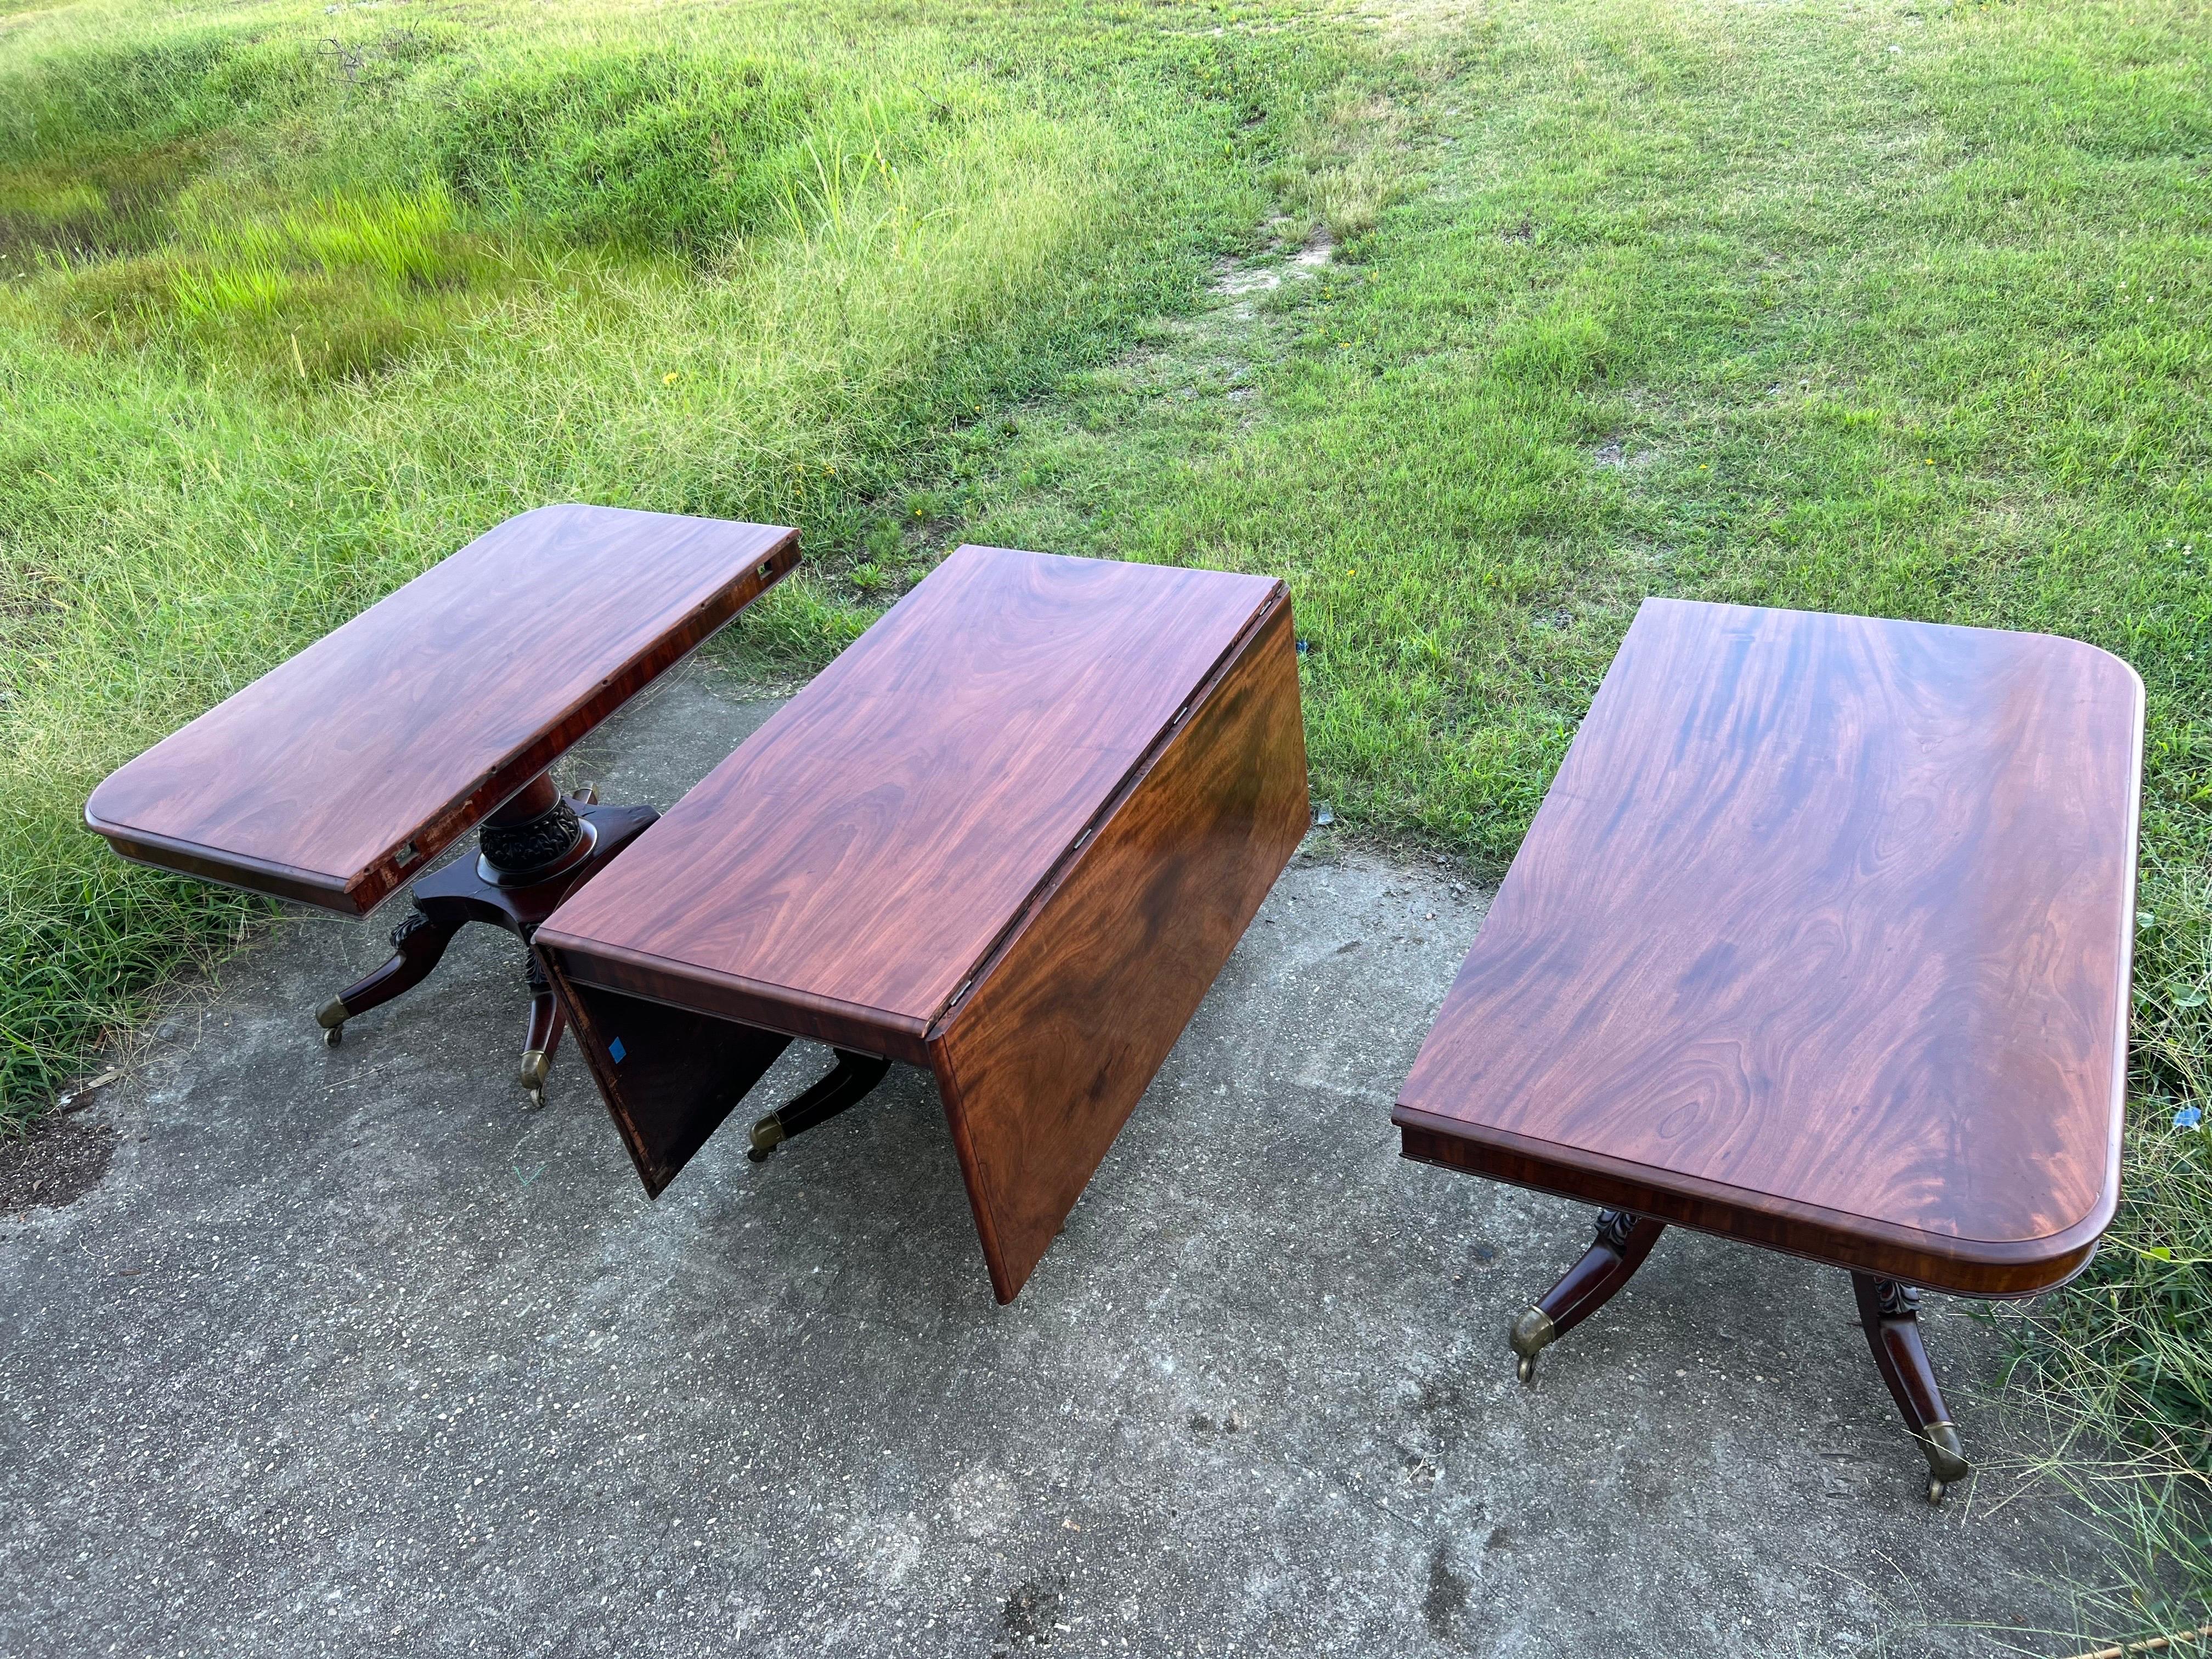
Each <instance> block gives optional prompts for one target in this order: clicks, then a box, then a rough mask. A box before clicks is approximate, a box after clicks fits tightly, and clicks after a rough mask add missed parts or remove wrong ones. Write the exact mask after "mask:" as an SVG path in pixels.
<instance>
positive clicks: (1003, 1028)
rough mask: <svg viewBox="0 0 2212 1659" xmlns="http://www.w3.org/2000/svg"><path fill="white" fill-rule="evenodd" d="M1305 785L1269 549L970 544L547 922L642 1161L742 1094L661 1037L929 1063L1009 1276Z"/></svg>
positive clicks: (1056, 1222) (1220, 949)
mask: <svg viewBox="0 0 2212 1659" xmlns="http://www.w3.org/2000/svg"><path fill="white" fill-rule="evenodd" d="M1306 817H1307V809H1306V775H1305V748H1304V731H1303V727H1302V726H1301V724H1300V719H1299V713H1298V697H1297V653H1296V648H1295V639H1294V636H1293V632H1292V629H1291V617H1290V605H1289V598H1288V594H1287V592H1286V591H1285V589H1284V587H1283V585H1282V584H1281V583H1279V582H1276V581H1273V580H1266V579H1263V578H1256V577H1247V576H1238V575H1231V574H1223V573H1219V572H1207V571H1186V570H1176V569H1170V568H1159V567H1155V566H1145V565H1117V564H1102V563H1097V562H1092V561H1089V560H1081V559H1066V558H1055V557H1053V556H1048V555H1044V554H1036V553H1022V552H1015V551H1012V550H1005V549H997V548H975V547H968V548H962V549H961V550H959V551H958V552H957V553H955V554H954V555H953V556H951V558H949V559H947V560H946V561H945V564H944V565H943V566H942V567H940V568H939V570H938V571H936V572H935V573H933V574H932V575H931V576H929V577H928V578H927V580H925V581H924V582H923V583H922V584H921V586H919V587H917V588H916V589H915V592H913V593H911V594H909V595H908V597H907V598H906V599H904V600H903V601H902V602H901V604H900V605H898V606H896V607H895V608H894V609H893V611H891V612H890V614H889V615H888V616H886V617H884V619H883V620H882V621H881V622H879V623H877V625H876V626H875V627H874V628H873V629H870V630H869V632H868V633H867V634H866V635H864V636H863V637H862V638H861V639H860V641H857V642H856V643H855V644H854V646H853V647H851V648H850V649H849V650H848V651H847V652H846V653H845V654H844V655H843V656H842V657H841V658H840V659H838V661H837V662H836V664H834V665H832V666H831V667H830V668H829V670H828V671H825V672H824V673H823V674H822V675H821V676H820V677H818V678H817V679H816V680H815V681H814V683H813V684H811V685H810V686H809V687H808V688H807V689H806V690H805V691H804V692H802V693H800V695H799V696H798V697H797V698H795V699H793V702H791V703H790V704H788V705H787V706H786V707H785V708H783V709H782V710H781V711H780V712H779V713H778V714H777V715H776V716H775V719H773V720H770V721H769V723H768V724H767V725H765V726H763V727H762V728H761V729H760V730H759V731H758V732H756V733H755V734H754V735H753V736H752V737H751V738H750V739H748V740H747V742H746V744H744V747H742V748H740V749H739V750H738V751H737V753H736V754H734V755H732V757H730V758H729V760H727V761H726V762H725V763H723V765H722V766H721V767H720V768H718V769H716V770H715V772H714V774H712V775H709V776H708V778H707V779H705V780H704V781H702V782H701V783H700V784H699V785H698V787H696V788H695V789H694V790H693V791H692V792H691V793H690V794H689V795H687V796H685V797H684V799H683V800H682V801H680V802H678V804H677V805H676V806H675V807H674V808H673V809H671V811H670V812H669V813H668V815H667V816H666V817H663V818H662V819H661V820H660V822H659V823H658V824H656V825H655V826H654V827H653V829H651V830H648V831H647V833H646V834H645V835H644V836H641V837H640V838H639V840H638V842H637V843H636V844H635V846H634V847H633V848H631V849H630V850H629V852H628V853H626V854H623V857H622V859H621V860H618V861H617V863H616V864H615V866H613V867H612V868H611V870H609V871H608V872H606V873H605V874H604V875H602V876H600V877H598V878H595V879H594V880H593V881H592V884H590V885H589V886H587V887H586V888H584V889H582V890H580V891H579V892H578V893H576V894H575V895H574V896H572V897H571V898H570V899H569V900H568V902H566V903H564V904H563V905H562V907H561V908H560V909H559V910H557V911H556V912H555V913H554V915H552V916H551V917H550V919H549V920H548V921H546V923H545V924H544V927H542V928H541V929H540V930H539V931H538V936H537V944H538V950H539V951H540V952H541V954H542V955H543V956H544V958H545V959H546V960H547V962H548V963H549V966H550V969H551V970H552V971H553V973H554V975H555V978H556V983H557V984H558V986H559V987H560V988H561V990H562V995H563V996H564V997H565V998H567V999H568V1000H569V1001H570V1003H571V1006H572V1011H573V1012H574V1013H575V1017H576V1021H577V1026H578V1032H577V1035H578V1038H579V1046H580V1048H582V1050H583V1051H584V1053H585V1054H586V1057H587V1058H588V1060H590V1063H591V1064H592V1069H593V1072H594V1074H595V1075H596V1076H597V1077H598V1078H599V1080H600V1084H601V1087H602V1090H603V1091H604V1092H605V1095H606V1097H607V1099H608V1103H609V1105H610V1107H611V1109H613V1110H614V1112H615V1114H616V1116H617V1121H620V1122H622V1123H623V1130H624V1136H625V1139H626V1140H627V1141H628V1143H629V1146H630V1147H631V1151H632V1153H633V1156H634V1157H635V1158H637V1161H638V1168H639V1174H640V1176H641V1178H643V1179H644V1181H645V1182H646V1185H647V1189H648V1190H649V1191H653V1192H658V1191H659V1189H660V1188H661V1187H663V1186H665V1184H666V1182H667V1181H668V1180H669V1179H670V1178H671V1176H673V1174H674V1173H675V1169H676V1167H677V1166H678V1164H680V1162H681V1158H675V1159H674V1160H673V1162H671V1157H670V1153H671V1150H673V1151H680V1152H682V1154H683V1155H684V1156H688V1155H689V1152H690V1149H692V1148H693V1147H696V1146H697V1145H698V1144H699V1143H700V1142H702V1141H703V1139H705V1135H706V1133H708V1132H710V1131H711V1130H712V1128H713V1127H714V1124H716V1123H719V1122H720V1121H721V1118H722V1117H723V1116H724V1115H726V1113H727V1112H728V1110H729V1109H730V1103H729V1101H728V1100H727V1098H726V1088H722V1087H715V1088H712V1089H710V1088H708V1086H706V1083H707V1080H706V1079H704V1078H703V1077H702V1076H696V1075H694V1074H693V1073H691V1072H690V1071H687V1070H686V1069H685V1065H684V1061H683V1060H682V1059H681V1058H680V1057H678V1056H674V1055H664V1054H661V1053H659V1048H661V1047H662V1046H665V1044H667V1043H670V1042H677V1043H678V1046H682V1045H688V1044H696V1043H698V1042H702V1041H705V1040H707V1039H706V1036H705V1033H707V1032H708V1030H710V1029H711V1027H712V1025H713V1024H715V1023H727V1024H728V1026H729V1027H730V1028H732V1029H736V1028H742V1027H744V1026H750V1027H754V1028H757V1030H760V1031H762V1032H765V1033H773V1034H780V1035H779V1036H777V1037H776V1039H775V1040H776V1041H777V1042H779V1043H780V1042H781V1035H793V1036H810V1037H814V1038H817V1039H818V1040H821V1041H824V1042H831V1043H834V1044H836V1046H838V1047H840V1048H849V1049H854V1050H858V1051H860V1052H864V1053H869V1054H883V1055H888V1056H890V1057H892V1058H896V1059H899V1060H908V1061H910V1062H913V1063H916V1064H921V1065H926V1066H929V1067H931V1069H932V1070H933V1072H934V1073H935V1074H936V1076H937V1078H938V1081H939V1092H940V1094H941V1095H942V1097H943V1099H944V1103H945V1113H946V1116H947V1120H948V1122H949V1123H950V1125H951V1131H952V1135H953V1139H954V1143H955V1146H956V1147H957V1150H958V1152H959V1156H960V1160H961V1167H962V1171H963V1176H965V1178H966V1181H967V1183H968V1188H969V1199H970V1201H971V1203H972V1205H973V1207H974V1210H975V1220H976V1229H977V1231H978V1234H979V1235H980V1237H981V1241H982V1244H983V1250H984V1255H985V1260H986V1261H987V1265H988V1267H989V1268H990V1273H991V1280H992V1285H993V1289H994V1291H995V1292H996V1293H997V1295H998V1296H999V1297H1000V1300H1002V1301H1006V1300H1011V1299H1012V1297H1013V1296H1014V1295H1015V1294H1016V1292H1017V1291H1019V1289H1020V1288H1021V1285H1022V1283H1023V1281H1024V1279H1027V1277H1028V1276H1029V1273H1030V1270H1031V1269H1032V1268H1033V1267H1035V1266H1036V1261H1037V1260H1038V1258H1039V1257H1040V1256H1041V1255H1042V1254H1043V1252H1044V1250H1045V1249H1046V1247H1047V1246H1048V1244H1049V1243H1050V1242H1051V1240H1052V1237H1053V1236H1054V1233H1055V1232H1057V1231H1058V1230H1059V1227H1060V1223H1061V1222H1062V1221H1063V1220H1064V1219H1065V1218H1066V1214H1067V1212H1068V1210H1069V1208H1070V1207H1071V1206H1073V1204H1074V1202H1075V1200H1076V1199H1077V1197H1078V1196H1079V1194H1081V1192H1082V1190H1083V1188H1084V1185H1085V1182H1088V1180H1089V1179H1090V1177H1091V1173H1092V1172H1093V1171H1094V1170H1096V1169H1097V1165H1098V1163H1099V1160H1100V1159H1101V1158H1103V1156H1104V1155H1105V1152H1106V1150H1107V1148H1108V1147H1109V1146H1110V1145H1111V1143H1112V1141H1113V1139H1114V1137H1115V1133H1117V1132H1118V1131H1119V1130H1120V1128H1121V1125H1122V1123H1123V1122H1124V1121H1126V1119H1127V1116H1128V1114H1129V1111H1130V1109H1131V1108H1132V1107H1133V1105H1134V1104H1135V1103H1136V1100H1137V1098H1138V1097H1139V1095H1141V1094H1142V1093H1143V1091H1144V1089H1145V1087H1146V1085H1147V1084H1148V1083H1149V1082H1150V1081H1151V1079H1152V1075H1153V1073H1155V1072H1156V1071H1157V1070H1158V1066H1159V1065H1160V1063H1161V1061H1162V1060H1164V1058H1165V1057H1166V1054H1167V1053H1168V1051H1169V1049H1170V1048H1171V1047H1173V1045H1174V1042H1175V1040H1176V1036H1178V1035H1179V1034H1180V1033H1181V1032H1182V1028H1183V1026H1184V1025H1185V1024H1187V1023H1188V1020H1189V1018H1190V1016H1191V1013H1192V1012H1193V1011H1194V1009H1195V1008H1196V1006H1197V1005H1198V1002H1199V1000H1200V998H1201V997H1203V995H1204V994H1205V992H1206V987H1207V986H1208V985H1210V984H1211V983H1212V980H1213V978H1214V976H1215V975H1216V974H1218V972H1219V971H1220V968H1221V964H1222V963H1223V962H1224V961H1225V959H1226V957H1227V956H1228V954H1229V951H1230V950H1231V948H1232V947H1233V946H1234V945H1235V944H1236V942H1237V938H1238V937H1239V936H1240V935H1241V934H1242V933H1243V929H1244V927H1245V926H1246V925H1247V924H1248V923H1249V921H1250V920H1251V917H1252V915H1253V914H1254V912H1255V910H1256V909H1257V908H1258V906H1259V904H1260V902H1261V898H1263V897H1264V896H1265V895H1266V893H1267V889H1268V887H1269V886H1270V885H1271V884H1273V880H1274V878H1275V877H1276V875H1277V874H1278V873H1279V872H1280V871H1281V869H1282V866H1283V865H1284V863H1285V861H1286V860H1288V859H1289V857H1290V854H1291V852H1292V851H1293V850H1294V849H1295V848H1296V847H1297V842H1298V839H1299V837H1300V836H1301V835H1303V833H1304V829H1305V824H1306ZM676 1009H680V1010H684V1011H688V1012H687V1016H686V1017H687V1018H700V1019H703V1020H706V1021H708V1024H707V1025H702V1026H698V1027H692V1026H684V1025H681V1024H680V1022H679V1023H677V1024H671V1022H670V1019H669V1015H670V1012H671V1010H676ZM617 1043H620V1044H621V1054H620V1057H617V1053H616V1048H615V1045H616V1044H617ZM641 1054H642V1056H643V1057H644V1064H643V1065H642V1066H641V1065H640V1063H639V1059H640V1056H641ZM739 1069H740V1071H741V1072H744V1073H750V1070H751V1067H750V1060H748V1062H747V1064H746V1065H745V1066H743V1067H740V1068H739ZM746 1080H747V1081H750V1076H748V1077H747V1079H746ZM647 1120H650V1121H651V1122H652V1123H653V1125H654V1126H656V1127H654V1128H653V1131H652V1133H651V1134H650V1135H647V1134H643V1133H640V1132H639V1130H638V1128H637V1127H636V1126H637V1125H638V1124H640V1123H641V1122H643V1121H647ZM702 1124H703V1127H701V1125H702ZM648 1140H651V1141H653V1145H654V1150H652V1151H650V1152H648V1150H647V1147H646V1143H647V1141H648Z"/></svg>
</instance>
